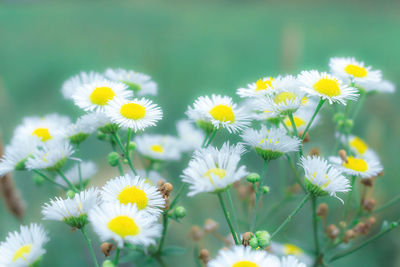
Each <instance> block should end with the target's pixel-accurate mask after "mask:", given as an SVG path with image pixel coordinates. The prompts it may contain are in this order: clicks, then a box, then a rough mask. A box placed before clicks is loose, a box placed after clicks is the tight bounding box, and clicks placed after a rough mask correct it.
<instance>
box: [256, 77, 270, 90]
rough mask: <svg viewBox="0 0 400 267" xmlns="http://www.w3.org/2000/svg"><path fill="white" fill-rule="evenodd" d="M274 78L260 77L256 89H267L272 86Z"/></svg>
mask: <svg viewBox="0 0 400 267" xmlns="http://www.w3.org/2000/svg"><path fill="white" fill-rule="evenodd" d="M273 80H274V79H273V78H268V79H267V80H265V81H263V80H262V79H259V80H258V81H256V91H262V90H267V89H268V88H270V87H272V81H273Z"/></svg>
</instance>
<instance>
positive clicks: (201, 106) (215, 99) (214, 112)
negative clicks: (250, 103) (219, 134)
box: [186, 95, 250, 133]
mask: <svg viewBox="0 0 400 267" xmlns="http://www.w3.org/2000/svg"><path fill="white" fill-rule="evenodd" d="M186 115H188V117H189V119H191V120H193V121H194V122H196V123H197V124H198V125H199V126H200V127H201V128H202V129H204V130H206V131H209V132H211V131H213V130H214V128H215V129H220V128H226V129H227V130H228V132H229V133H237V132H239V131H241V130H243V129H244V128H246V127H247V126H249V124H250V122H249V119H250V118H249V115H248V114H246V113H245V110H244V109H243V108H239V107H238V106H237V105H236V104H235V103H233V101H232V98H230V97H229V96H220V95H212V96H211V98H210V97H208V96H201V97H199V98H198V99H196V101H195V102H194V104H193V107H190V106H189V108H188V111H187V112H186Z"/></svg>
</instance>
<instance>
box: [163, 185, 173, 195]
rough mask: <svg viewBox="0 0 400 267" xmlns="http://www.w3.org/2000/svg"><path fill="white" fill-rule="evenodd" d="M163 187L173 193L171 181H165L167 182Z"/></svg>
mask: <svg viewBox="0 0 400 267" xmlns="http://www.w3.org/2000/svg"><path fill="white" fill-rule="evenodd" d="M162 188H163V190H164V191H165V192H168V193H171V192H172V190H174V187H173V186H172V184H170V183H165V184H163V186H162Z"/></svg>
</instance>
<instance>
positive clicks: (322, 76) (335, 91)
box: [298, 70, 358, 105]
mask: <svg viewBox="0 0 400 267" xmlns="http://www.w3.org/2000/svg"><path fill="white" fill-rule="evenodd" d="M298 80H299V82H300V83H302V85H303V86H301V88H302V89H303V90H304V91H306V92H307V93H308V94H310V95H315V96H319V97H320V98H322V99H326V100H328V101H329V104H332V103H340V104H343V105H346V101H348V100H356V99H357V97H358V94H357V92H358V91H357V89H355V88H353V87H349V86H347V85H344V84H343V83H342V81H341V80H339V79H338V78H336V77H335V76H333V75H330V74H328V73H326V72H318V71H316V70H312V71H302V72H301V73H300V74H299V76H298Z"/></svg>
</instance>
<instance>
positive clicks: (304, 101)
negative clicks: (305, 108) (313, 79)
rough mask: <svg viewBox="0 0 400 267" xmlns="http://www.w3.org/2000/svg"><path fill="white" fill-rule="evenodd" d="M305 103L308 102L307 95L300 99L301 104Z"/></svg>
mask: <svg viewBox="0 0 400 267" xmlns="http://www.w3.org/2000/svg"><path fill="white" fill-rule="evenodd" d="M307 103H308V97H306V96H304V97H303V98H302V99H301V104H302V105H305V104H307Z"/></svg>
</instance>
